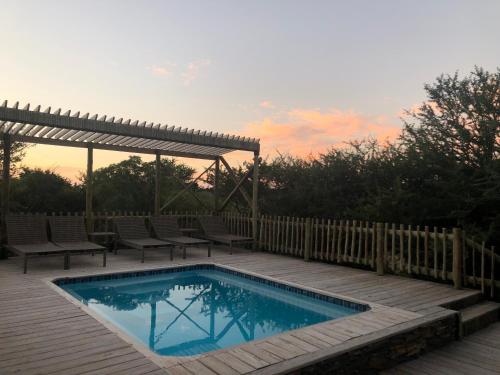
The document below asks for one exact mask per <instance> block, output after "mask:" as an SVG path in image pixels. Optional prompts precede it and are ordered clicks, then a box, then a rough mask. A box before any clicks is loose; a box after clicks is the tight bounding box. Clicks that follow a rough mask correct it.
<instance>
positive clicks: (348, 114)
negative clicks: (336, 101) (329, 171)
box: [244, 109, 401, 156]
mask: <svg viewBox="0 0 500 375" xmlns="http://www.w3.org/2000/svg"><path fill="white" fill-rule="evenodd" d="M400 131H401V128H400V126H398V125H394V124H392V123H391V122H390V120H389V119H388V118H387V117H385V116H366V115H362V114H359V113H356V112H354V111H341V110H338V109H332V110H329V111H320V110H310V109H292V110H290V111H289V112H288V113H287V114H286V116H284V118H283V119H279V120H277V119H274V118H272V117H266V118H264V119H263V120H259V121H256V122H252V123H250V124H248V125H247V126H246V129H245V131H244V133H245V135H248V136H251V137H256V138H260V141H261V147H262V149H263V150H262V151H263V152H262V153H263V154H264V155H267V154H270V155H273V154H275V153H276V151H279V152H281V153H289V154H292V155H296V156H307V155H309V154H313V155H317V154H318V153H321V152H325V151H327V150H328V149H329V148H331V147H333V146H335V147H339V146H342V145H344V144H345V143H344V142H346V141H349V140H355V139H363V138H367V137H374V138H376V139H378V140H379V141H381V142H384V141H386V140H388V139H395V138H396V137H397V136H398V135H399V134H400Z"/></svg>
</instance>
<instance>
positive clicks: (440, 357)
mask: <svg viewBox="0 0 500 375" xmlns="http://www.w3.org/2000/svg"><path fill="white" fill-rule="evenodd" d="M383 374H384V375H396V374H398V375H399V374H400V375H414V374H422V375H440V374H464V375H469V374H474V375H490V374H491V375H493V374H500V323H495V324H494V325H492V326H490V327H488V328H487V329H483V330H481V331H479V332H476V333H474V334H472V335H471V336H468V337H466V338H465V339H463V340H462V341H457V342H454V343H453V344H450V345H448V346H446V347H444V348H442V349H437V350H435V351H432V352H431V353H428V354H426V355H424V356H422V357H420V358H418V359H416V360H413V361H410V362H406V363H403V364H401V365H399V366H397V367H395V368H393V369H391V370H388V371H384V372H383Z"/></svg>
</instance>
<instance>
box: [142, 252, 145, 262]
mask: <svg viewBox="0 0 500 375" xmlns="http://www.w3.org/2000/svg"><path fill="white" fill-rule="evenodd" d="M144 251H145V250H144V248H143V249H142V258H141V263H144Z"/></svg>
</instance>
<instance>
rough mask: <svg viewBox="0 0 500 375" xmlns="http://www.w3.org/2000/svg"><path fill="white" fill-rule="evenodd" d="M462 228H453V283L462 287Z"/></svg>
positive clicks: (457, 286)
mask: <svg viewBox="0 0 500 375" xmlns="http://www.w3.org/2000/svg"><path fill="white" fill-rule="evenodd" d="M462 251H463V249H462V229H460V228H453V270H452V272H453V285H454V286H455V289H461V288H462Z"/></svg>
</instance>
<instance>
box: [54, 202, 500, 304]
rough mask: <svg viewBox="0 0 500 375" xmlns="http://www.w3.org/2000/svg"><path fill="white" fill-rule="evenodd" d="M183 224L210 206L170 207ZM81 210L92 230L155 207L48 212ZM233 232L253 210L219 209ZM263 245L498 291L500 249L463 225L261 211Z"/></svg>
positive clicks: (246, 224)
mask: <svg viewBox="0 0 500 375" xmlns="http://www.w3.org/2000/svg"><path fill="white" fill-rule="evenodd" d="M166 214H168V215H174V216H177V217H178V219H179V224H180V226H181V227H183V228H195V229H199V225H198V222H197V217H198V216H202V215H212V214H214V213H213V212H210V211H197V212H192V211H186V212H180V211H170V212H168V213H166ZM50 215H82V216H85V217H86V219H87V228H89V230H91V231H102V232H108V231H112V230H113V223H112V222H113V218H116V217H122V216H138V217H144V219H146V218H148V217H150V216H151V215H152V213H151V212H144V211H143V212H137V211H114V212H94V213H92V214H91V215H86V213H85V212H76V213H71V212H68V213H63V212H58V213H50ZM218 215H220V216H221V217H222V218H223V221H224V223H225V224H226V226H227V228H228V229H229V231H230V232H231V233H232V234H235V235H239V236H244V237H252V233H253V228H252V225H253V221H252V215H249V214H239V213H231V212H222V213H218ZM257 225H258V228H257V238H255V239H254V240H255V241H256V243H257V247H258V249H260V250H263V251H267V252H270V253H274V254H282V255H289V256H295V257H301V258H303V259H304V260H306V261H309V260H314V261H320V262H328V263H335V264H343V265H351V266H359V267H363V268H367V269H371V270H373V271H376V272H377V273H379V274H384V273H385V272H389V273H393V274H397V275H406V276H414V277H420V278H425V279H428V280H434V281H440V282H447V283H453V284H454V285H455V287H457V288H461V287H462V286H464V287H468V288H476V289H480V290H481V291H482V293H483V294H485V295H486V296H488V297H490V298H495V297H496V298H498V297H499V296H500V295H499V294H498V293H499V290H498V289H500V265H499V264H498V263H500V254H496V253H495V248H494V246H491V247H489V248H488V247H486V246H485V243H484V242H482V243H479V242H476V241H475V240H474V239H471V238H468V237H467V235H466V233H465V232H464V231H462V230H461V229H460V228H452V229H450V228H438V227H429V226H418V225H417V226H412V225H404V224H394V223H391V224H389V223H376V222H368V221H358V220H338V219H336V220H333V219H319V218H300V217H289V216H286V217H285V216H268V215H262V216H260V217H259V219H258V221H257Z"/></svg>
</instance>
